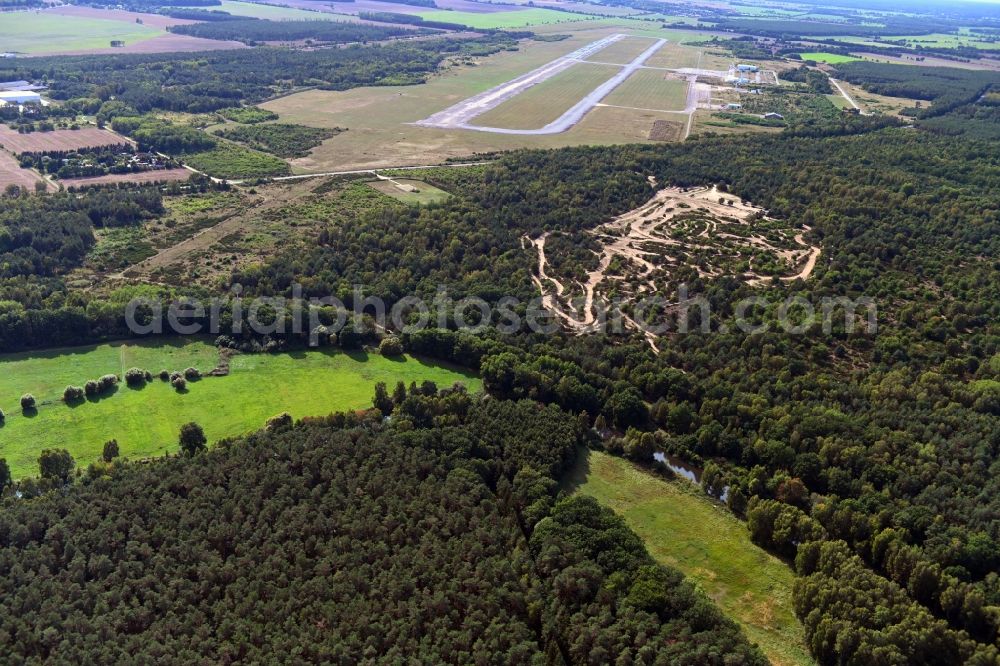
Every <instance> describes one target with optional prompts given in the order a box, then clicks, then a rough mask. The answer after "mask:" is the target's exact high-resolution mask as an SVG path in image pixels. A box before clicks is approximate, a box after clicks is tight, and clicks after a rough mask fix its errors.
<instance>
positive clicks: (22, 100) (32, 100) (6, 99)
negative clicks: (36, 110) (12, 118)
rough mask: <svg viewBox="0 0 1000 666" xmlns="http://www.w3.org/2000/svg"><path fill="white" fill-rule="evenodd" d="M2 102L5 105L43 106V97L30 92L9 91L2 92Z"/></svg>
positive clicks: (0, 93)
mask: <svg viewBox="0 0 1000 666" xmlns="http://www.w3.org/2000/svg"><path fill="white" fill-rule="evenodd" d="M0 102H3V103H4V104H41V103H42V96H41V95H39V94H38V93H36V92H31V91H29V90H7V91H4V92H0Z"/></svg>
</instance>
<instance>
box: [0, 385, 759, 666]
mask: <svg viewBox="0 0 1000 666" xmlns="http://www.w3.org/2000/svg"><path fill="white" fill-rule="evenodd" d="M435 388H436V387H434V386H433V385H431V386H429V387H416V386H411V387H410V388H409V389H407V388H406V387H402V386H401V387H397V390H396V391H394V395H395V398H394V399H392V400H390V404H389V405H387V406H388V407H389V408H390V409H391V410H392V414H393V419H392V421H391V422H386V421H383V419H382V413H381V412H379V411H377V410H373V411H371V412H368V413H367V414H362V415H358V414H355V413H351V414H336V415H332V416H330V417H327V418H320V419H310V420H308V422H306V423H299V424H294V425H293V424H291V419H289V418H276V419H272V421H271V422H270V423H269V426H268V431H266V432H261V433H258V434H255V435H252V436H250V437H248V438H246V439H244V440H239V441H232V442H223V443H222V444H221V445H220V446H218V447H217V448H215V449H214V450H211V451H203V449H204V436H203V435H201V436H200V437H199V431H200V429H199V428H197V426H195V425H189V426H185V428H184V429H182V434H181V438H182V439H184V441H185V442H186V443H187V446H186V447H185V450H186V451H187V453H184V454H182V455H179V456H177V457H171V458H167V459H163V460H158V461H155V462H152V463H149V464H147V465H129V464H123V463H121V462H119V461H118V459H117V458H115V457H114V454H115V453H116V451H115V449H116V448H117V447H114V446H111V447H106V451H109V455H108V456H107V458H108V460H109V461H108V462H100V463H95V464H94V465H93V466H91V468H90V469H88V470H87V472H86V473H85V474H83V475H82V478H81V479H80V481H78V482H77V483H75V484H73V485H72V486H71V487H68V488H66V489H65V490H64V491H63V492H61V493H50V494H48V495H45V496H44V497H41V498H38V499H33V500H15V499H13V498H11V497H10V495H11V493H10V492H8V493H7V497H8V499H7V500H6V501H5V504H4V511H3V512H2V513H0V573H2V575H3V576H4V579H5V580H7V581H8V582H9V584H8V585H5V586H3V589H2V590H0V597H2V598H3V602H4V604H5V605H6V607H9V608H17V609H18V612H17V613H6V614H4V615H3V617H2V618H0V631H3V633H4V634H5V635H6V636H8V637H9V640H7V642H6V644H5V647H6V650H7V653H8V654H9V655H10V656H11V658H12V659H16V660H21V661H35V660H39V661H61V660H66V661H77V662H79V661H98V662H115V661H121V660H123V659H124V660H129V659H131V660H134V659H140V660H146V659H152V660H156V659H162V658H163V655H186V658H193V659H196V660H199V659H200V660H206V661H212V662H224V661H255V662H268V661H276V660H278V661H280V660H282V659H283V658H284V657H285V656H287V655H289V654H295V655H297V657H298V658H301V659H303V660H306V661H313V662H324V663H350V662H354V661H357V659H358V657H359V655H371V657H372V658H373V659H374V658H378V659H383V660H396V659H418V660H420V661H425V662H433V663H473V662H481V663H547V662H550V661H555V660H558V661H563V662H565V663H572V664H583V663H594V662H595V661H596V662H600V663H614V662H618V663H635V662H637V661H641V660H644V659H647V658H649V659H652V658H653V656H654V655H655V657H656V658H657V659H660V660H664V661H666V662H669V663H671V664H680V665H691V666H696V665H697V666H715V665H718V666H723V665H731V664H739V665H746V666H757V665H760V666H763V665H764V664H766V660H765V659H764V657H763V656H762V655H761V653H760V652H759V651H758V650H757V649H756V648H755V647H751V646H750V645H749V644H748V643H747V642H746V639H745V638H744V637H743V636H742V634H741V633H740V631H739V629H738V628H737V627H736V625H735V624H734V623H733V622H731V621H730V620H728V619H726V618H725V617H724V616H722V614H721V613H720V612H719V610H718V609H717V608H715V607H714V606H713V605H712V603H711V602H710V601H709V600H708V599H707V598H706V597H705V596H704V595H703V594H702V593H700V592H698V591H697V590H695V588H694V587H693V586H692V585H691V584H690V583H688V582H687V581H685V580H684V579H683V577H682V576H681V575H680V574H679V573H678V572H676V571H674V570H672V569H668V568H666V567H663V566H660V565H657V564H656V563H655V562H654V561H653V560H652V558H651V557H650V556H649V554H648V553H647V552H646V550H645V548H644V547H643V544H642V541H641V540H640V539H639V538H638V536H636V535H635V534H634V533H633V532H631V531H630V530H629V529H628V528H627V526H626V525H625V523H624V521H623V520H622V519H621V518H619V517H617V516H615V515H614V513H613V512H611V511H610V510H609V509H606V508H601V507H600V506H599V505H597V503H596V502H595V501H594V500H592V499H589V498H583V497H572V498H559V497H558V495H557V491H558V484H557V483H556V481H555V479H554V478H553V476H552V475H553V474H556V473H560V472H562V471H564V470H565V469H566V468H567V466H568V465H570V464H571V463H572V461H573V456H574V453H575V451H576V447H577V446H579V445H580V444H581V443H582V442H584V441H585V440H586V438H587V437H588V435H587V434H586V429H585V428H584V427H583V426H582V425H581V424H580V423H579V421H578V420H577V419H575V418H573V417H572V416H571V415H569V414H566V413H564V412H561V411H560V410H558V409H556V408H552V407H548V408H546V407H542V406H540V405H538V404H537V403H534V402H528V401H525V402H519V403H515V402H508V401H499V400H476V399H473V398H472V397H470V396H469V395H468V394H466V393H465V392H464V391H463V390H459V389H453V390H445V391H440V392H438V391H436V390H435ZM427 417H430V420H428V419H427ZM45 460H46V466H45V468H44V470H45V471H46V473H47V475H48V476H47V478H46V479H44V480H45V481H46V483H47V484H48V485H61V484H64V483H66V481H67V480H69V479H71V478H72V472H71V467H70V468H69V469H67V465H66V462H67V461H64V460H62V459H61V458H59V456H58V452H53V453H50V454H49V455H48V456H47V457H46V459H45ZM69 464H70V465H71V461H69ZM276 526H278V527H277V528H276ZM126 533H127V538H126V537H125V536H124V535H125V534H126ZM40 599H44V600H45V601H44V603H42V602H39V601H38V600H40ZM111 599H119V600H120V601H117V602H115V603H109V600H111ZM209 616H210V617H211V618H212V623H211V626H212V630H211V631H208V632H206V631H204V628H205V626H206V625H205V622H204V618H205V617H209ZM281 618H308V621H300V620H296V621H294V622H284V621H282V620H281ZM98 627H99V629H98ZM50 629H55V630H57V631H58V633H53V632H50V631H49V630H50Z"/></svg>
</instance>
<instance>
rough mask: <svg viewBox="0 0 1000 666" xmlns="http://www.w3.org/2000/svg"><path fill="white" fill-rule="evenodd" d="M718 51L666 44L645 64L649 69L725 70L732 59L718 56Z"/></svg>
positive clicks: (673, 43)
mask: <svg viewBox="0 0 1000 666" xmlns="http://www.w3.org/2000/svg"><path fill="white" fill-rule="evenodd" d="M718 53H719V52H718V51H715V50H712V51H709V50H708V49H705V48H702V47H698V46H685V45H683V44H678V43H676V42H668V43H666V44H664V45H663V46H662V47H660V49H659V50H658V51H657V52H656V53H654V54H653V55H652V56H651V57H650V58H649V60H647V61H646V64H647V65H649V66H650V67H667V68H670V69H680V68H682V67H697V68H701V69H718V70H725V69H728V68H729V65H731V64H732V62H733V59H732V58H729V57H726V56H724V55H718Z"/></svg>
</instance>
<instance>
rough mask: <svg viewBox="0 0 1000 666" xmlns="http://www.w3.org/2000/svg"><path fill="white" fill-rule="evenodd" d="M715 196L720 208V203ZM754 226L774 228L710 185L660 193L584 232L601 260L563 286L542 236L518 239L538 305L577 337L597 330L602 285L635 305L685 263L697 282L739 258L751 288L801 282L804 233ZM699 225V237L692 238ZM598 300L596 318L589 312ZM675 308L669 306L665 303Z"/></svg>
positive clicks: (807, 265)
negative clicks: (772, 264) (758, 262)
mask: <svg viewBox="0 0 1000 666" xmlns="http://www.w3.org/2000/svg"><path fill="white" fill-rule="evenodd" d="M649 181H650V185H651V186H652V187H654V188H655V187H657V185H656V181H655V179H654V178H653V177H650V178H649ZM720 198H722V199H723V200H724V202H720ZM759 221H766V222H769V223H772V226H773V222H774V221H773V220H769V219H768V218H767V217H766V215H765V211H764V210H763V209H761V208H757V207H755V206H752V205H749V204H747V203H745V202H743V201H742V200H740V199H739V198H737V197H735V196H733V195H731V194H728V193H725V192H720V191H719V190H718V189H717V188H716V187H712V188H707V187H703V188H697V189H688V190H685V189H681V188H677V187H668V188H664V189H661V190H659V191H658V192H657V193H656V195H655V196H654V197H653V198H652V199H651V200H650V201H649V202H647V203H646V204H644V205H643V206H640V207H639V208H637V209H635V210H632V211H629V212H627V213H625V214H623V215H620V216H619V217H617V218H615V219H613V220H612V221H610V222H608V223H607V224H604V225H602V226H601V227H599V228H597V229H594V230H591V231H590V232H588V233H589V234H590V235H592V236H593V237H594V238H595V239H596V240H598V242H599V243H600V245H601V250H600V252H598V253H597V254H598V256H599V257H600V259H599V262H598V265H597V267H596V268H595V269H594V270H590V271H587V273H586V280H585V281H583V282H580V281H575V280H574V282H575V283H576V284H575V287H567V285H565V284H563V282H562V281H560V279H558V278H557V277H554V276H552V275H550V274H549V273H548V265H549V262H548V259H547V257H546V254H545V244H546V239H547V238H548V237H549V236H550V234H549V233H548V232H546V233H544V234H542V235H541V236H539V237H538V238H534V239H532V238H529V237H528V236H524V237H523V238H522V246H523V247H525V248H526V249H527V248H532V249H533V250H534V251H535V252H537V255H538V265H537V273H538V274H537V275H533V276H532V279H533V281H534V283H535V285H536V286H537V287H538V289H539V292H540V293H541V296H542V304H543V305H544V306H545V307H546V308H547V309H548V310H550V311H551V312H552V313H554V314H555V315H556V316H557V317H558V318H559V320H560V321H561V322H562V323H563V325H564V326H566V328H568V329H569V330H571V331H574V332H576V333H577V334H584V333H588V332H594V331H596V330H597V328H598V327H599V326H600V325H601V324H602V323H603V322H602V319H603V317H604V316H605V315H606V313H607V312H608V311H609V309H608V304H609V303H610V301H611V299H609V298H608V297H607V294H606V293H605V291H606V290H602V289H601V287H602V286H608V285H609V284H610V283H614V284H613V285H611V288H612V289H614V290H615V291H616V292H617V295H618V296H619V298H620V297H621V296H622V295H623V293H624V294H625V295H626V298H625V299H624V302H621V301H620V303H621V304H623V305H627V304H630V303H631V304H634V303H635V302H637V301H638V300H639V299H640V298H642V297H645V296H653V295H655V294H658V293H661V292H662V291H663V287H665V284H663V282H664V281H665V280H664V277H665V275H669V272H670V267H671V265H673V266H674V267H677V266H680V265H681V264H684V265H687V266H691V267H693V268H695V269H696V270H697V272H698V275H699V276H700V277H703V278H717V277H721V276H723V275H726V274H727V271H726V265H727V264H729V265H731V264H732V262H733V261H734V260H741V259H746V261H747V264H748V269H747V270H744V271H742V272H741V273H738V274H733V275H734V276H735V277H738V278H739V279H742V280H744V281H745V282H746V283H747V284H749V285H752V286H765V285H767V284H769V283H770V282H771V280H773V279H779V280H782V281H792V280H800V279H801V280H805V279H808V278H809V276H810V275H811V274H812V272H813V270H814V269H815V267H816V262H817V260H818V259H819V256H820V252H821V250H820V248H819V247H817V246H812V245H809V244H808V243H807V242H806V240H805V238H804V233H805V232H808V231H809V228H808V227H802V229H803V231H802V232H798V233H795V232H794V230H791V229H787V230H783V229H773V228H768V229H766V230H763V231H762V230H760V229H758V228H757V227H755V224H756V223H758V222H759ZM699 227H700V231H698V233H694V231H695V230H698V228H699ZM734 231H735V232H738V233H733V232H734ZM793 233H794V236H792V234H793ZM762 255H763V256H767V257H770V258H772V260H774V261H776V262H780V263H782V264H783V265H785V266H787V267H788V268H789V270H793V271H795V272H794V273H792V274H790V275H785V276H774V275H763V274H760V273H757V272H755V271H754V270H753V268H752V262H753V258H754V257H760V256H762ZM612 262H615V263H616V264H618V266H619V267H621V266H624V267H626V270H627V272H626V273H625V274H624V275H620V274H616V273H615V272H613V271H612V270H611V267H612ZM796 269H797V270H796ZM728 274H732V273H728ZM658 280H659V284H658ZM630 290H631V293H628V292H629V291H630ZM598 302H599V303H600V305H601V311H600V312H599V311H598V310H599V309H598V308H597V307H595V304H597V303H598ZM680 304H681V303H680V302H679V301H675V302H670V303H668V304H667V305H668V307H676V306H678V305H680ZM619 310H620V308H619ZM621 316H622V318H623V320H624V322H625V324H626V325H627V326H628V327H629V328H631V329H634V330H639V331H641V332H642V333H643V334H644V335H645V336H646V339H647V340H648V341H649V343H650V345H651V346H652V347H653V349H654V350H655V349H656V338H657V336H655V335H653V334H652V333H651V332H649V331H648V330H646V328H645V327H643V326H641V325H640V324H639V323H638V322H636V321H635V320H634V319H633V318H631V317H629V316H628V315H627V314H625V313H624V312H621Z"/></svg>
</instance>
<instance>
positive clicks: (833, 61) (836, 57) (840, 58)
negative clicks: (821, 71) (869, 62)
mask: <svg viewBox="0 0 1000 666" xmlns="http://www.w3.org/2000/svg"><path fill="white" fill-rule="evenodd" d="M799 57H800V58H802V59H803V60H813V61H815V62H825V63H827V64H828V65H837V64H840V63H842V62H854V61H855V60H861V58H855V57H854V56H848V55H841V54H839V53H823V52H816V53H800V54H799Z"/></svg>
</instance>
